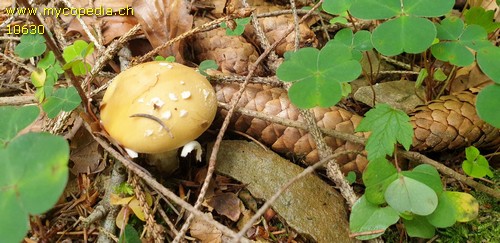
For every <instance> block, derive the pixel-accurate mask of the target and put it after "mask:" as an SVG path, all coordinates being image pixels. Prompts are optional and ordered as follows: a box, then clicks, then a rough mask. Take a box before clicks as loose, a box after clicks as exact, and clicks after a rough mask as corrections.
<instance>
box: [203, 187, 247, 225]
mask: <svg viewBox="0 0 500 243" xmlns="http://www.w3.org/2000/svg"><path fill="white" fill-rule="evenodd" d="M207 204H208V205H209V206H210V207H212V208H214V209H215V211H217V213H219V214H220V215H224V216H226V217H228V218H229V219H230V220H232V221H233V222H236V221H238V219H239V218H240V214H241V210H240V205H241V200H240V199H239V198H238V196H236V194H234V193H230V192H226V193H219V194H216V195H214V196H213V197H211V198H209V199H208V200H207Z"/></svg>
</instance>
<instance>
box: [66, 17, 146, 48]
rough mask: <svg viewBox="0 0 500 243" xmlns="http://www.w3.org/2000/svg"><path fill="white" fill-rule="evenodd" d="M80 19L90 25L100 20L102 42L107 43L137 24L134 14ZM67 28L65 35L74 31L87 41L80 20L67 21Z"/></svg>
mask: <svg viewBox="0 0 500 243" xmlns="http://www.w3.org/2000/svg"><path fill="white" fill-rule="evenodd" d="M82 20H83V21H84V22H85V23H86V24H87V26H89V27H92V26H94V25H95V24H97V22H102V27H101V30H102V36H103V38H104V40H103V44H104V45H106V44H109V43H110V42H111V41H113V39H115V38H117V37H120V36H122V35H124V34H125V33H127V32H128V31H129V30H130V29H131V28H132V27H134V25H136V24H137V19H136V18H135V17H134V16H119V15H117V16H105V17H99V18H96V19H94V18H93V17H88V16H85V17H82ZM69 23H70V24H69V26H68V29H67V31H66V34H67V35H72V34H75V33H79V34H81V35H82V36H83V37H84V38H86V40H87V41H88V36H87V34H86V33H85V31H84V30H83V28H82V25H81V24H80V22H79V21H78V20H77V19H76V18H73V19H71V21H70V22H69Z"/></svg>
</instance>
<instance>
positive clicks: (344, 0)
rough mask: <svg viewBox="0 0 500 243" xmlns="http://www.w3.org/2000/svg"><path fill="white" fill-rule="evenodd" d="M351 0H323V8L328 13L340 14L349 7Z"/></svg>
mask: <svg viewBox="0 0 500 243" xmlns="http://www.w3.org/2000/svg"><path fill="white" fill-rule="evenodd" d="M351 2H352V0H325V1H324V2H323V5H321V6H322V7H323V10H325V11H326V12H327V13H330V14H334V15H337V14H341V13H343V12H345V11H347V10H348V9H349V7H350V6H351Z"/></svg>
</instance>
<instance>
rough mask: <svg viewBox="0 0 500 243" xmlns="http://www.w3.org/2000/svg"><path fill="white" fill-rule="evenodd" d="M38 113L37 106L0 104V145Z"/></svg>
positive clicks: (24, 126)
mask: <svg viewBox="0 0 500 243" xmlns="http://www.w3.org/2000/svg"><path fill="white" fill-rule="evenodd" d="M39 114H40V109H39V108H38V107H37V106H23V107H15V106H0V117H2V119H0V147H2V146H4V144H5V143H7V142H9V141H10V140H11V139H13V138H14V137H15V136H16V135H17V133H19V132H20V131H21V130H23V129H24V128H26V127H27V126H28V125H29V124H31V123H33V122H34V121H35V120H36V118H37V117H38V115H39ZM0 161H2V160H0ZM0 163H1V162H0Z"/></svg>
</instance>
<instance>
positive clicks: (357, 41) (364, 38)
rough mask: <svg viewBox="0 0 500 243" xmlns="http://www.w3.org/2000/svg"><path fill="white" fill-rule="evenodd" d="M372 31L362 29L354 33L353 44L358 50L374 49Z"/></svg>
mask: <svg viewBox="0 0 500 243" xmlns="http://www.w3.org/2000/svg"><path fill="white" fill-rule="evenodd" d="M371 38H372V33H371V32H370V31H367V30H360V31H358V32H356V33H355V34H354V38H353V45H354V49H356V50H358V51H369V50H371V49H373V45H372V39H371Z"/></svg>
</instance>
